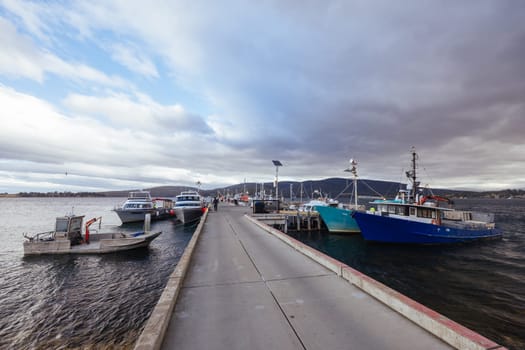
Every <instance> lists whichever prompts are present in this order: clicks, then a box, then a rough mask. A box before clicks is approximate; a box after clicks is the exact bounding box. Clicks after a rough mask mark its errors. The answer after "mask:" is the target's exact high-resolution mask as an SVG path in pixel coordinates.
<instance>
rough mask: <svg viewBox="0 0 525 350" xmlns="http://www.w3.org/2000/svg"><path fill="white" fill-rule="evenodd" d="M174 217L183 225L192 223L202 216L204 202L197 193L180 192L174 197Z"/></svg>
mask: <svg viewBox="0 0 525 350" xmlns="http://www.w3.org/2000/svg"><path fill="white" fill-rule="evenodd" d="M174 210H175V215H176V216H177V219H179V220H180V221H181V222H182V223H183V224H187V223H191V222H194V221H196V220H198V219H200V217H201V216H202V214H203V213H204V210H205V207H204V202H203V200H202V198H201V196H200V195H199V193H198V192H197V191H182V192H181V193H180V194H179V195H178V196H177V197H175V207H174Z"/></svg>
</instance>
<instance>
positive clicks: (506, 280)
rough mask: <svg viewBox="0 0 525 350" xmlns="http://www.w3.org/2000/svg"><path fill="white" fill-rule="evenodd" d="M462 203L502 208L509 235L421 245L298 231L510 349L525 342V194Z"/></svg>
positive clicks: (499, 220)
mask: <svg viewBox="0 0 525 350" xmlns="http://www.w3.org/2000/svg"><path fill="white" fill-rule="evenodd" d="M456 208H458V209H460V208H462V209H471V210H477V211H483V212H493V213H495V214H496V226H497V227H499V228H500V229H502V230H503V238H502V239H501V240H495V241H484V242H477V243H473V244H472V243H470V244H460V245H442V246H416V245H389V244H369V243H366V242H365V241H364V240H363V239H362V238H361V237H360V236H359V235H352V236H348V235H332V234H328V233H319V232H311V233H306V232H303V233H299V234H297V233H295V234H291V235H292V236H294V237H295V238H297V239H299V240H301V241H302V242H304V243H306V244H308V245H310V246H312V247H313V248H316V249H318V250H320V251H323V252H324V253H326V254H328V255H330V256H332V257H334V258H336V259H337V260H340V261H342V262H344V263H346V264H347V265H349V266H351V267H353V268H355V269H357V270H359V271H361V272H363V273H365V274H367V275H369V276H371V277H372V278H374V279H376V280H378V281H380V282H382V283H384V284H386V285H387V286H389V287H391V288H393V289H395V290H397V291H399V292H401V293H403V294H405V295H407V296H409V297H411V298H412V299H414V300H416V301H418V302H420V303H422V304H423V305H426V306H428V307H430V308H431V309H434V310H436V311H437V312H439V313H441V314H443V315H445V316H447V317H448V318H450V319H452V320H454V321H456V322H458V323H460V324H462V325H464V326H466V327H468V328H470V329H472V330H474V331H476V332H478V333H480V334H482V335H484V336H485V337H487V338H489V339H491V340H494V341H495V342H497V343H499V344H501V345H504V346H506V347H508V348H509V349H525V200H523V199H505V200H474V199H471V200H457V201H456Z"/></svg>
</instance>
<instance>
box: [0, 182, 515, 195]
mask: <svg viewBox="0 0 525 350" xmlns="http://www.w3.org/2000/svg"><path fill="white" fill-rule="evenodd" d="M351 183H352V181H351V180H349V179H345V178H329V179H323V180H308V181H303V182H302V183H301V182H298V181H282V182H279V194H280V195H281V196H282V197H284V198H290V185H291V189H292V197H293V198H294V199H297V198H300V197H301V184H302V198H303V199H308V198H312V196H313V194H314V192H315V191H317V192H321V193H322V194H323V195H325V196H328V197H330V198H338V199H343V200H344V198H349V197H350V195H351V193H350V192H351V191H352V186H351ZM347 185H349V186H348V187H347ZM256 187H257V191H261V184H260V183H257V185H256V184H255V183H254V182H250V183H239V184H236V185H232V186H227V187H221V188H215V189H211V190H200V193H201V194H202V195H204V196H215V195H217V194H220V195H226V194H230V195H232V196H233V195H235V194H238V193H242V192H244V191H246V192H248V193H249V194H250V195H253V194H254V193H255V189H256ZM401 187H402V188H405V184H401V183H399V182H392V181H379V180H367V179H359V182H358V186H357V191H358V195H359V196H384V197H386V198H391V197H394V196H395V195H396V194H397V191H398V190H399V188H401ZM143 190H145V191H150V193H151V196H152V197H169V198H173V197H175V196H177V195H178V194H180V193H181V192H182V191H187V190H196V188H194V187H187V186H159V187H152V188H144V189H143ZM264 190H265V192H266V193H267V194H269V193H271V192H275V189H274V188H273V183H272V182H266V183H264ZM131 191H138V189H130V190H125V191H103V192H79V193H73V192H49V193H39V192H21V193H19V194H17V195H8V194H7V193H6V194H4V195H0V196H3V197H6V196H16V197H127V196H128V193H129V192H131ZM432 192H433V193H434V194H436V195H440V196H444V197H450V198H462V197H468V198H525V190H521V189H520V190H511V189H507V190H501V191H484V192H478V191H458V190H448V189H438V188H433V189H432Z"/></svg>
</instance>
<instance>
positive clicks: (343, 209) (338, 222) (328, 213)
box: [315, 159, 364, 233]
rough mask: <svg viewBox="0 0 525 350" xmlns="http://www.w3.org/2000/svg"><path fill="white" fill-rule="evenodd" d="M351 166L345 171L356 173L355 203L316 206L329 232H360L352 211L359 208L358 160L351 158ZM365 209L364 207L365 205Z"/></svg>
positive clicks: (354, 183)
mask: <svg viewBox="0 0 525 350" xmlns="http://www.w3.org/2000/svg"><path fill="white" fill-rule="evenodd" d="M350 166H351V167H350V168H348V169H346V170H345V171H347V172H351V173H352V174H353V175H354V180H353V186H354V204H353V205H347V206H343V205H342V204H339V205H337V206H316V207H315V210H317V212H319V216H321V219H322V220H323V222H324V223H325V225H326V227H327V228H328V231H329V232H332V233H359V232H361V230H360V229H359V226H358V225H357V222H356V221H355V219H354V218H353V217H352V213H353V212H354V211H355V210H358V209H359V207H358V205H357V162H356V161H355V160H354V159H350ZM363 210H364V207H363Z"/></svg>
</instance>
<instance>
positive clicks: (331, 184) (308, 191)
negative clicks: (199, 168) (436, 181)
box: [202, 178, 479, 198]
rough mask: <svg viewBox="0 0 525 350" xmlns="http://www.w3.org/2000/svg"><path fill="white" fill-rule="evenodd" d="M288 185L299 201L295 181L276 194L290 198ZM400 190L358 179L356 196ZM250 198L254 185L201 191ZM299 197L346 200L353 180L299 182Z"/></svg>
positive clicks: (453, 194)
mask: <svg viewBox="0 0 525 350" xmlns="http://www.w3.org/2000/svg"><path fill="white" fill-rule="evenodd" d="M290 185H292V187H291V188H292V197H293V198H298V197H300V196H301V193H300V192H301V182H297V181H282V182H279V193H280V195H282V196H283V197H284V198H290ZM260 187H261V184H257V190H258V191H260ZM400 188H406V185H405V184H402V183H399V182H391V181H380V180H367V179H360V180H359V181H358V183H357V192H358V195H359V196H384V197H386V198H391V197H395V195H396V194H397V192H398V190H399V189H400ZM244 189H246V191H247V192H248V193H250V194H253V193H254V192H255V183H246V184H237V185H233V186H227V187H224V188H220V189H215V190H211V191H202V192H204V194H207V193H206V192H209V193H212V194H215V193H217V192H220V193H221V194H226V193H230V194H235V193H241V192H243V190H244ZM264 189H265V191H266V193H269V192H270V191H273V192H274V191H275V189H274V188H273V183H268V182H267V183H265V184H264ZM302 191H303V194H302V197H303V198H312V196H313V194H314V192H320V193H322V194H323V195H325V196H328V197H330V198H348V197H350V196H351V192H352V191H353V187H352V180H348V179H344V178H329V179H323V180H308V181H304V182H302ZM432 192H433V193H434V194H436V195H440V196H447V197H456V198H457V197H475V196H478V195H479V192H475V191H457V190H448V189H432Z"/></svg>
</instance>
